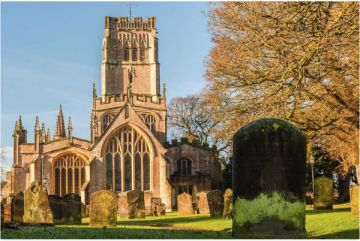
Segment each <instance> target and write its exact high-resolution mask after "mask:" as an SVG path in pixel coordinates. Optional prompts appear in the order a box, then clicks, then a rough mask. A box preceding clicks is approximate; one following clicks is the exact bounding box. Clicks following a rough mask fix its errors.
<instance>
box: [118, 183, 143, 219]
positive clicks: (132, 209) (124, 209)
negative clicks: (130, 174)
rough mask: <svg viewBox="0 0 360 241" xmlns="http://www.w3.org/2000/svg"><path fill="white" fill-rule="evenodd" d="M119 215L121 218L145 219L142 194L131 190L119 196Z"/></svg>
mask: <svg viewBox="0 0 360 241" xmlns="http://www.w3.org/2000/svg"><path fill="white" fill-rule="evenodd" d="M118 202H119V203H118V205H119V215H120V217H122V218H129V219H130V218H145V202H144V192H143V191H139V190H132V191H128V192H121V193H120V194H119V201H118Z"/></svg>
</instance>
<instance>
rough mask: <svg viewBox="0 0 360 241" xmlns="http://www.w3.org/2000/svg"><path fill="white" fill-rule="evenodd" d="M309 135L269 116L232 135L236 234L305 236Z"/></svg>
mask: <svg viewBox="0 0 360 241" xmlns="http://www.w3.org/2000/svg"><path fill="white" fill-rule="evenodd" d="M305 163H306V137H305V135H304V134H303V133H302V132H301V131H300V130H299V129H297V128H296V127H294V126H293V125H291V124H289V123H288V122H286V121H283V120H279V119H272V118H266V119H261V120H257V121H254V122H251V123H250V124H247V125H246V126H244V127H242V128H241V129H240V130H239V131H238V132H237V133H236V134H235V135H234V137H233V161H232V170H233V172H232V173H233V181H232V187H233V208H234V218H233V228H232V233H233V237H235V238H299V237H304V236H305V192H304V191H305Z"/></svg>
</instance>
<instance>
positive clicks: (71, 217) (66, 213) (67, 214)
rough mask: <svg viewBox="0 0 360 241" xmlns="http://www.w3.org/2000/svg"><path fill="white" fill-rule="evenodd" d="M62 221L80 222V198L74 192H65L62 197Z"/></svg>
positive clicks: (68, 222)
mask: <svg viewBox="0 0 360 241" xmlns="http://www.w3.org/2000/svg"><path fill="white" fill-rule="evenodd" d="M62 203H63V223H64V224H81V199H80V196H79V195H77V194H75V193H69V194H66V195H65V196H64V197H63V198H62Z"/></svg>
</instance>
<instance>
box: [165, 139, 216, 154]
mask: <svg viewBox="0 0 360 241" xmlns="http://www.w3.org/2000/svg"><path fill="white" fill-rule="evenodd" d="M183 144H189V145H191V146H194V147H198V148H201V149H204V150H209V151H214V152H216V151H217V147H216V146H215V145H212V146H211V147H210V145H209V144H208V143H201V142H200V141H199V140H197V139H194V140H192V141H190V140H189V139H188V138H187V137H182V138H180V141H179V139H172V140H171V142H169V141H166V142H164V147H165V148H171V147H176V146H180V145H183Z"/></svg>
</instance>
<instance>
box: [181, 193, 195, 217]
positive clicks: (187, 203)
mask: <svg viewBox="0 0 360 241" xmlns="http://www.w3.org/2000/svg"><path fill="white" fill-rule="evenodd" d="M177 211H178V214H179V215H190V214H193V213H194V210H193V204H192V196H191V195H190V194H188V193H186V192H184V193H182V194H179V195H178V196H177Z"/></svg>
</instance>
